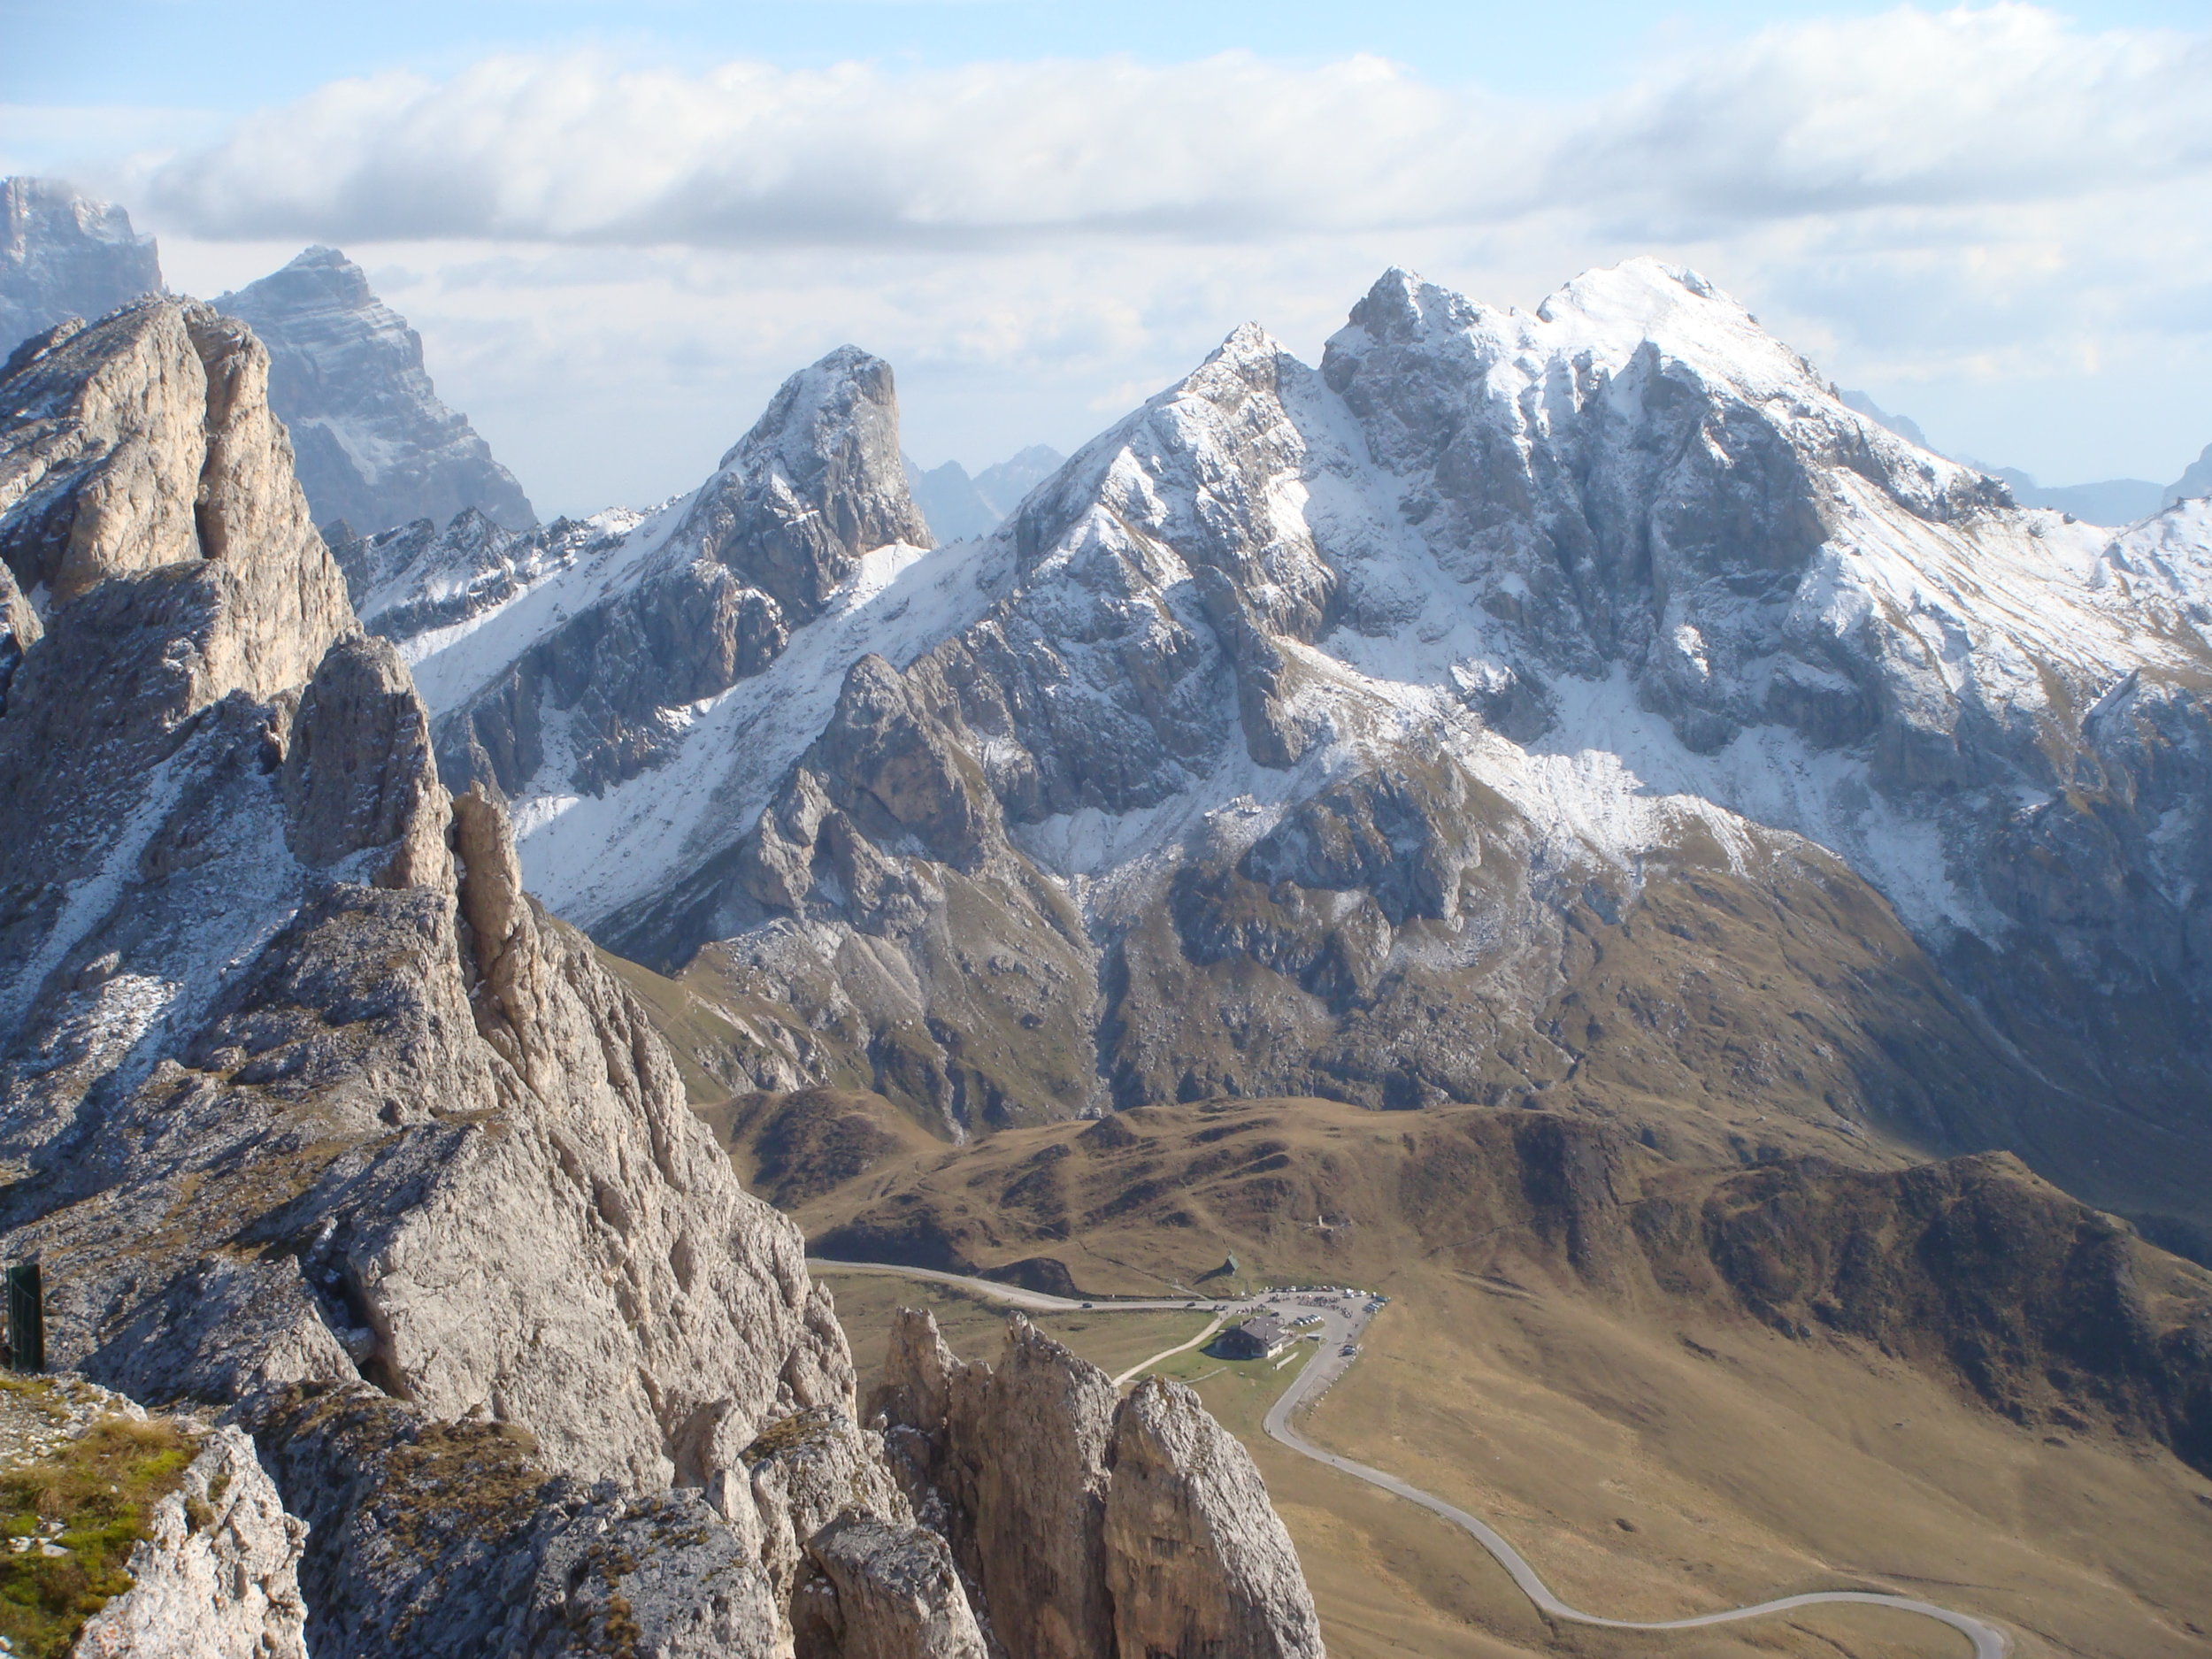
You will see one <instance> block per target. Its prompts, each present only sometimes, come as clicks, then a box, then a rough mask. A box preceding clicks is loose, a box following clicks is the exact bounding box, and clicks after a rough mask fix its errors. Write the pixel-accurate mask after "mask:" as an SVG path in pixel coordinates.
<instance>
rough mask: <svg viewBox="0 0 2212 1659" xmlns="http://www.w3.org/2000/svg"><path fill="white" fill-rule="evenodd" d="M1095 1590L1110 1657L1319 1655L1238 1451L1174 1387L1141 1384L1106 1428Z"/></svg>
mask: <svg viewBox="0 0 2212 1659" xmlns="http://www.w3.org/2000/svg"><path fill="white" fill-rule="evenodd" d="M1112 1456H1113V1481H1112V1485H1111V1486H1110V1487H1109V1489H1108V1492H1107V1496H1106V1524H1105V1545H1106V1579H1107V1593H1108V1594H1109V1595H1110V1597H1111V1598H1112V1600H1113V1606H1114V1642H1115V1651H1116V1654H1117V1659H1151V1655H1154V1654H1161V1653H1169V1654H1219V1655H1221V1656H1222V1659H1289V1656H1290V1655H1300V1656H1301V1659H1303V1656H1304V1655H1312V1656H1313V1659H1318V1655H1320V1653H1321V1627H1320V1624H1319V1623H1318V1622H1317V1620H1316V1618H1315V1617H1314V1610H1313V1601H1312V1599H1311V1597H1310V1596H1309V1595H1308V1594H1307V1592H1306V1585H1305V1576H1304V1574H1303V1573H1302V1572H1301V1571H1300V1570H1299V1566H1298V1556H1297V1554H1296V1552H1295V1551H1294V1550H1293V1549H1292V1548H1291V1544H1290V1539H1289V1537H1288V1535H1287V1534H1286V1533H1285V1532H1284V1531H1283V1525H1282V1523H1281V1521H1279V1520H1278V1519H1277V1518H1276V1515H1275V1511H1274V1510H1273V1509H1271V1507H1270V1506H1269V1504H1268V1502H1267V1489H1266V1487H1264V1486H1262V1485H1261V1484H1260V1477H1259V1471H1257V1470H1256V1469H1255V1468H1253V1466H1252V1459H1251V1457H1250V1455H1248V1453H1247V1452H1246V1451H1245V1449H1244V1448H1242V1447H1241V1446H1239V1445H1238V1444H1237V1443H1236V1441H1235V1440H1233V1439H1231V1438H1230V1436H1229V1433H1228V1431H1226V1430H1225V1429H1224V1428H1223V1427H1222V1426H1221V1425H1220V1424H1218V1423H1217V1422H1215V1421H1214V1419H1213V1417H1211V1416H1210V1414H1209V1413H1208V1412H1207V1410H1206V1409H1205V1407H1204V1406H1202V1405H1201V1404H1200V1403H1199V1401H1198V1396H1197V1395H1196V1394H1193V1393H1192V1392H1191V1391H1190V1390H1189V1389H1188V1388H1187V1387H1185V1386H1183V1385H1182V1384H1180V1383H1176V1382H1168V1381H1165V1380H1164V1379H1160V1378H1156V1377H1148V1378H1147V1379H1145V1380H1144V1381H1143V1382H1141V1383H1140V1384H1139V1385H1138V1386H1137V1388H1136V1392H1135V1393H1133V1394H1131V1395H1130V1397H1129V1400H1128V1402H1127V1403H1126V1404H1125V1406H1123V1408H1122V1409H1121V1411H1120V1412H1119V1414H1118V1416H1117V1417H1116V1418H1115V1422H1114V1443H1113V1452H1112Z"/></svg>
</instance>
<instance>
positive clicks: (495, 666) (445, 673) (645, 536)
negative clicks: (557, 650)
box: [399, 495, 691, 715]
mask: <svg viewBox="0 0 2212 1659" xmlns="http://www.w3.org/2000/svg"><path fill="white" fill-rule="evenodd" d="M690 500H691V497H690V496H689V495H685V496H680V497H679V498H678V499H677V500H675V501H674V502H672V503H668V504H666V505H664V506H661V507H658V508H656V509H655V510H654V511H651V512H650V513H648V514H647V515H645V516H644V517H643V518H640V519H638V520H637V521H636V522H635V523H634V525H632V526H631V527H630V528H629V529H628V530H627V531H626V532H625V533H624V534H622V536H621V538H620V539H619V540H618V541H612V542H610V543H608V544H607V545H606V546H605V547H604V548H603V549H602V550H601V551H600V552H599V553H598V554H597V555H596V556H595V557H590V558H586V559H580V560H579V561H577V562H576V563H575V564H572V565H560V566H557V567H556V568H554V569H552V570H549V571H548V572H546V573H545V574H544V575H543V576H541V577H540V578H539V579H538V580H535V581H533V582H527V583H525V584H524V585H523V586H521V587H520V588H517V589H516V591H515V592H514V593H513V594H511V595H509V596H508V597H507V598H505V599H503V600H502V601H501V602H500V603H497V604H495V605H491V606H488V607H487V608H486V609H484V610H483V611H480V612H478V613H477V614H475V615H473V616H469V617H465V618H462V619H461V620H460V621H458V622H454V623H449V624H448V625H447V626H444V627H441V628H431V629H427V630H426V631H425V632H423V633H421V634H416V635H414V636H413V637H412V638H411V639H408V640H406V641H403V642H402V643H401V644H400V647H399V653H400V656H401V657H402V658H403V659H404V660H405V662H406V663H407V665H408V667H409V668H410V669H411V671H412V672H413V673H414V676H415V688H416V690H417V691H419V692H420V693H421V695H422V699H423V701H424V702H425V703H428V704H429V705H430V710H431V712H432V713H433V714H434V715H442V714H446V713H449V711H451V710H454V709H457V708H458V707H460V706H462V705H463V704H465V703H467V702H468V701H469V700H470V699H471V698H472V697H474V696H475V695H477V694H478V693H480V692H481V691H482V690H483V689H484V688H485V687H486V686H487V685H488V683H489V682H490V680H491V679H492V677H493V676H495V675H496V674H497V673H499V672H502V671H503V670H504V669H505V668H506V667H507V666H508V665H509V664H512V663H514V662H516V661H517V660H518V659H519V658H520V657H522V655H523V654H524V653H525V652H526V651H527V650H528V649H530V648H531V647H532V646H533V645H535V644H536V643H537V642H538V641H541V640H542V639H543V638H545V637H546V635H548V634H551V633H552V632H553V631H554V630H555V629H557V628H558V627H560V626H563V625H564V624H565V623H566V622H567V621H568V620H569V619H570V618H572V617H575V616H577V615H580V613H582V612H583V611H587V610H588V609H589V608H590V607H591V606H592V605H594V604H595V603H599V602H600V601H601V600H603V599H606V598H608V597H611V595H613V594H614V592H615V591H616V588H617V587H618V585H625V584H626V582H627V581H628V580H631V579H634V577H635V576H636V575H637V574H638V573H639V572H640V569H641V566H642V565H643V564H644V563H645V561H646V560H647V559H648V558H649V557H652V556H653V555H655V554H657V553H658V552H660V551H661V550H662V549H663V548H664V546H665V545H666V543H667V541H668V538H669V536H670V535H671V534H673V533H674V531H675V529H676V527H677V526H679V525H680V524H681V523H682V521H683V520H682V514H683V510H684V509H685V507H687V505H688V504H689V503H690ZM622 516H625V515H624V514H623V512H622V510H620V509H612V510H610V511H608V512H606V513H601V514H596V515H595V516H594V517H593V518H590V519H587V520H585V522H586V523H587V524H592V523H596V522H598V521H599V520H600V519H602V518H606V519H614V518H619V517H622ZM594 584H596V586H594ZM464 641H466V642H467V644H466V649H456V648H457V647H461V646H462V645H463V643H464Z"/></svg>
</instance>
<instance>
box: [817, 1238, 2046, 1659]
mask: <svg viewBox="0 0 2212 1659" xmlns="http://www.w3.org/2000/svg"><path fill="white" fill-rule="evenodd" d="M809 1265H810V1266H814V1267H826V1268H835V1269H838V1270H839V1271H848V1272H879V1273H893V1274H897V1275H899V1276H901V1277H903V1278H908V1279H932V1280H934V1281H935V1282H937V1283H939V1284H944V1285H957V1286H960V1287H961V1288H962V1289H963V1290H968V1291H972V1292H975V1293H976V1294H979V1295H984V1296H987V1297H990V1298H991V1299H993V1300H994V1301H997V1302H1007V1303H1010V1304H1011V1305H1013V1306H1016V1307H1025V1308H1036V1309H1043V1310H1069V1309H1081V1308H1089V1309H1091V1310H1094V1311H1102V1310H1133V1309H1140V1308H1188V1307H1191V1306H1193V1305H1194V1304H1193V1303H1192V1302H1190V1301H1189V1300H1188V1299H1186V1300H1184V1301H1180V1302H1124V1301H1118V1300H1116V1301H1105V1300H1096V1299H1094V1300H1093V1301H1091V1302H1072V1301H1070V1300H1069V1299H1068V1298H1067V1297H1065V1296H1050V1295H1046V1294H1043V1293H1042V1292H1040V1291H1033V1290H1023V1289H1021V1288H1020V1287H1019V1286H1012V1285H1001V1284H998V1283H995V1281H993V1280H991V1279H966V1278H963V1277H961V1276H960V1275H959V1274H956V1273H940V1272H934V1271H931V1270H929V1269H927V1268H920V1267H887V1266H884V1265H882V1264H880V1263H866V1262H810V1263H809ZM1195 1305H1196V1306H1197V1307H1200V1308H1203V1309H1208V1310H1212V1311H1214V1312H1217V1313H1227V1312H1229V1311H1232V1310H1236V1309H1241V1308H1256V1307H1258V1306H1261V1305H1264V1306H1266V1307H1267V1308H1268V1309H1269V1310H1271V1311H1273V1312H1275V1313H1276V1314H1278V1315H1279V1316H1281V1317H1286V1318H1297V1317H1305V1316H1308V1315H1317V1316H1318V1317H1319V1318H1320V1320H1321V1343H1320V1348H1319V1350H1318V1351H1317V1353H1316V1354H1315V1355H1314V1356H1313V1357H1312V1358H1311V1359H1310V1360H1308V1361H1307V1362H1306V1363H1305V1366H1304V1368H1303V1369H1302V1370H1301V1371H1299V1373H1298V1375H1297V1377H1296V1379H1294V1380H1293V1381H1292V1383H1291V1385H1290V1386H1289V1387H1287V1388H1286V1389H1284V1390H1283V1392H1282V1394H1280V1396H1279V1397H1278V1398H1277V1400H1276V1402H1275V1404H1274V1406H1273V1407H1272V1408H1271V1409H1270V1410H1269V1412H1268V1414H1267V1418H1266V1421H1265V1424H1264V1425H1263V1426H1264V1427H1265V1429H1266V1431H1267V1433H1268V1436H1269V1438H1271V1439H1272V1440H1279V1441H1280V1442H1281V1443H1282V1444H1283V1445H1285V1446H1287V1447H1289V1448H1290V1449H1291V1450H1292V1451H1294V1452H1296V1453H1298V1454H1299V1455H1301V1456H1304V1457H1310V1458H1312V1459H1313V1460H1314V1461H1315V1462H1316V1463H1326V1464H1327V1465H1328V1466H1329V1467H1330V1468H1332V1469H1333V1470H1336V1471H1339V1472H1340V1473H1342V1474H1347V1475H1349V1476H1351V1477H1352V1478H1353V1479H1356V1480H1364V1481H1365V1482H1367V1483H1368V1485H1370V1486H1380V1487H1381V1488H1382V1489H1383V1490H1384V1491H1385V1492H1388V1493H1392V1494H1395V1495H1396V1496H1398V1497H1401V1498H1403V1499H1405V1500H1406V1501H1407V1502H1409V1503H1417V1504H1419V1505H1420V1506H1421V1507H1422V1508H1423V1509H1427V1510H1429V1511H1430V1512H1431V1513H1432V1514H1436V1515H1440V1516H1442V1517H1444V1518H1445V1519H1446V1520H1448V1521H1449V1522H1451V1523H1452V1524H1453V1525H1455V1526H1458V1527H1459V1528H1461V1529H1462V1530H1463V1531H1464V1532H1466V1533H1467V1534H1468V1535H1469V1536H1470V1537H1471V1538H1472V1539H1473V1540H1475V1542H1477V1543H1478V1544H1480V1545H1481V1546H1482V1547H1483V1548H1485V1549H1486V1550H1488V1551H1489V1552H1490V1554H1491V1555H1492V1557H1493V1558H1494V1560H1495V1561H1496V1562H1497V1563H1498V1565H1500V1566H1501V1567H1503V1568H1504V1569H1505V1571H1506V1572H1507V1574H1508V1576H1509V1577H1510V1578H1512V1580H1513V1582H1514V1583H1515V1584H1516V1585H1517V1586H1519V1587H1520V1591H1521V1594H1524V1595H1525V1596H1526V1597H1528V1599H1529V1600H1530V1601H1533V1602H1534V1603H1535V1604H1536V1606H1537V1608H1538V1609H1539V1610H1540V1611H1542V1612H1544V1613H1546V1614H1548V1615H1549V1616H1550V1617H1553V1618H1556V1619H1564V1620H1566V1621H1567V1622H1568V1623H1570V1624H1596V1625H1601V1626H1603V1627H1604V1628H1606V1629H1608V1630H1695V1629H1699V1628H1701V1627H1702V1626H1705V1625H1708V1624H1735V1623H1737V1622H1738V1621H1740V1620H1742V1619H1747V1618H1763V1617H1767V1616H1768V1615H1769V1614H1771V1613H1787V1612H1790V1611H1792V1610H1793V1609H1797V1608H1801V1607H1818V1606H1820V1605H1822V1604H1823V1603H1825V1602H1835V1601H1855V1602H1861V1603H1863V1604H1865V1605H1867V1606H1870V1607H1891V1608H1895V1609H1898V1610H1899V1611H1901V1612H1905V1613H1917V1614H1919V1615H1920V1616H1921V1617H1923V1618H1932V1619H1934V1620H1935V1621H1937V1622H1938V1623H1939V1624H1947V1625H1949V1626H1950V1627H1951V1628H1952V1629H1953V1630H1955V1631H1956V1632H1959V1634H1961V1635H1962V1636H1963V1637H1965V1638H1966V1640H1968V1641H1969V1642H1970V1643H1971V1644H1972V1645H1973V1649H1974V1659H2005V1656H2006V1655H2007V1654H2008V1653H2009V1652H2010V1651H2011V1648H2012V1640H2011V1638H2009V1637H2008V1636H2007V1635H2006V1634H2005V1632H2003V1631H2001V1630H2000V1629H1999V1628H1998V1627H1997V1626H1996V1625H1994V1624H1989V1623H1987V1622H1985V1620H1982V1619H1978V1618H1975V1617H1970V1615H1968V1614H1965V1613H1955V1612H1953V1611H1952V1610H1951V1609H1949V1608H1947V1607H1939V1606H1937V1605H1936V1604H1935V1603H1934V1602H1933V1601H1916V1600H1915V1599H1914V1598H1913V1597H1911V1596H1905V1595H1886V1594H1880V1593H1878V1592H1876V1591H1871V1590H1815V1591H1810V1592H1809V1593H1807V1594H1803V1595H1786V1596H1781V1597H1778V1598H1777V1599H1776V1600H1774V1601H1759V1602H1755V1603H1754V1604H1753V1605H1751V1606H1749V1607H1736V1608H1730V1609H1727V1610H1726V1611H1725V1612H1721V1613H1701V1614H1698V1615H1697V1616H1696V1617H1692V1618H1669V1619H1654V1620H1639V1619H1625V1618H1606V1617H1601V1615H1599V1614H1596V1613H1585V1612H1583V1611H1582V1610H1581V1609H1578V1608H1572V1607H1569V1606H1568V1605H1567V1604H1566V1603H1565V1602H1564V1601H1561V1600H1560V1599H1559V1598H1558V1597H1557V1596H1556V1595H1554V1594H1552V1591H1551V1586H1549V1585H1548V1584H1546V1583H1545V1582H1544V1580H1543V1579H1542V1578H1540V1577H1539V1576H1538V1574H1537V1571H1536V1569H1535V1568H1533V1567H1532V1566H1530V1565H1529V1563H1528V1560H1527V1557H1525V1556H1524V1555H1522V1554H1521V1552H1520V1551H1519V1550H1517V1549H1516V1548H1513V1546H1512V1545H1510V1544H1509V1543H1507V1542H1506V1541H1505V1540H1504V1539H1503V1538H1502V1537H1500V1536H1499V1535H1498V1533H1497V1532H1496V1531H1494V1529H1493V1528H1492V1527H1491V1526H1490V1525H1489V1524H1488V1523H1487V1522H1486V1521H1483V1520H1480V1519H1479V1518H1477V1517H1474V1516H1472V1515H1470V1514H1469V1513H1468V1512H1467V1511H1466V1510H1464V1509H1461V1508H1459V1507H1458V1506H1457V1505H1456V1504H1452V1503H1447V1502H1444V1500H1443V1499H1441V1498H1440V1497H1437V1496H1435V1495H1434V1494H1431V1493H1427V1492H1424V1491H1422V1490H1421V1488H1420V1487H1418V1486H1410V1485H1409V1484H1408V1483H1406V1482H1405V1481H1402V1480H1401V1479H1398V1478H1397V1477H1396V1476H1395V1475H1386V1474H1385V1473H1383V1472H1382V1471H1380V1470H1379V1469H1370V1468H1369V1467H1368V1466H1367V1465H1366V1464H1364V1463H1354V1462H1353V1461H1352V1460H1351V1459H1350V1458H1348V1457H1340V1456H1339V1455H1337V1454H1336V1453H1334V1452H1332V1451H1325V1450H1324V1449H1323V1448H1320V1447H1318V1446H1316V1445H1315V1444H1314V1443H1313V1442H1312V1441H1311V1440H1308V1439H1307V1438H1306V1437H1305V1436H1304V1435H1302V1434H1301V1433H1300V1432H1298V1431H1297V1430H1296V1429H1294V1428H1293V1427H1292V1426H1291V1422H1290V1419H1291V1416H1292V1414H1293V1413H1294V1412H1295V1411H1296V1410H1297V1409H1299V1408H1300V1407H1301V1406H1303V1405H1305V1404H1306V1403H1307V1402H1310V1401H1312V1400H1316V1399H1318V1398H1319V1397H1320V1396H1321V1394H1324V1393H1325V1392H1326V1390H1327V1389H1328V1386H1329V1385H1330V1384H1332V1383H1333V1382H1334V1381H1336V1379H1338V1378H1340V1377H1341V1376H1342V1375H1343V1374H1344V1373H1345V1372H1346V1371H1348V1370H1349V1369H1351V1365H1352V1362H1353V1360H1354V1359H1356V1357H1357V1353H1356V1349H1357V1347H1358V1343H1359V1339H1360V1337H1361V1336H1362V1335H1363V1333H1365V1331H1366V1329H1367V1325H1368V1321H1369V1320H1370V1319H1371V1317H1373V1316H1372V1314H1371V1312H1370V1311H1369V1310H1368V1307H1367V1302H1366V1300H1365V1298H1363V1297H1357V1296H1354V1297H1347V1298H1341V1299H1340V1298H1336V1297H1333V1296H1314V1295H1310V1294H1299V1293H1294V1292H1278V1293H1275V1294H1270V1295H1267V1296H1263V1297H1250V1298H1245V1299H1241V1300H1239V1301H1236V1302H1211V1301H1204V1300H1201V1301H1199V1302H1197V1303H1195ZM1201 1340H1203V1339H1201ZM1190 1346H1193V1345H1192V1344H1189V1343H1186V1344H1184V1347H1186V1348H1187V1347H1190ZM1347 1348H1351V1349H1353V1350H1355V1351H1354V1352H1352V1353H1347V1352H1346V1351H1345V1350H1346V1349H1347ZM1180 1351H1181V1349H1179V1348H1171V1349H1169V1350H1168V1352H1169V1353H1171V1354H1172V1353H1179V1352H1180ZM1165 1357H1167V1356H1166V1355H1156V1356H1154V1357H1153V1359H1150V1360H1147V1361H1146V1362H1145V1364H1146V1365H1149V1364H1152V1363H1155V1362H1156V1360H1159V1359H1164V1358H1165ZM1143 1368H1144V1367H1143V1366H1139V1367H1137V1370H1138V1371H1141V1370H1142V1369H1143ZM1134 1374H1135V1373H1134V1372H1129V1373H1125V1375H1124V1376H1123V1377H1121V1378H1118V1379H1116V1380H1117V1381H1126V1380H1127V1378H1128V1377H1129V1376H1132V1375H1134Z"/></svg>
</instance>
